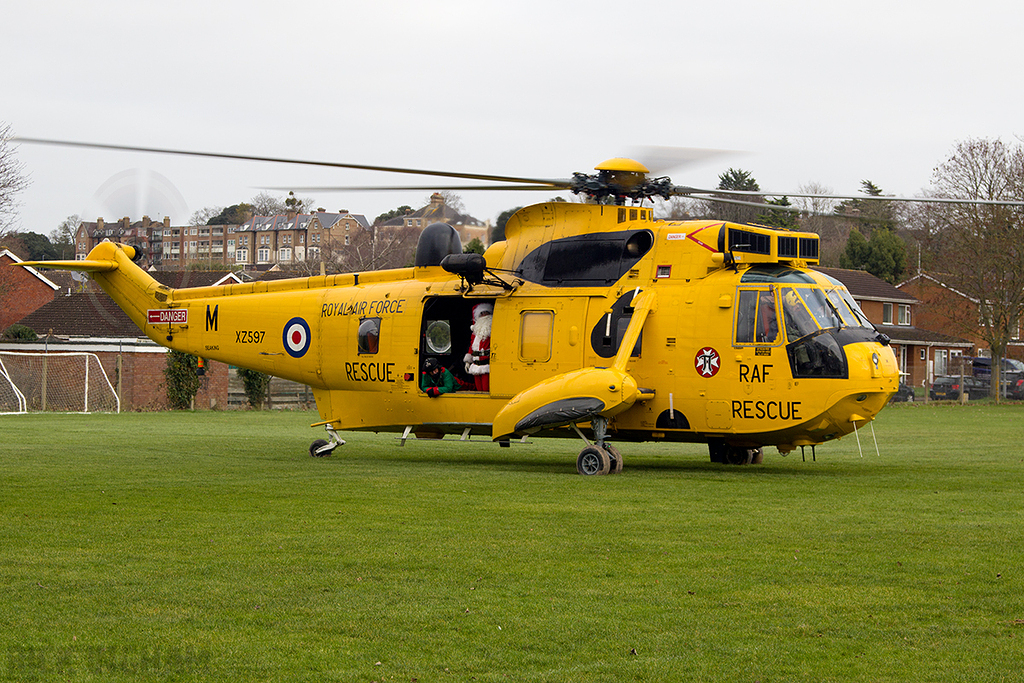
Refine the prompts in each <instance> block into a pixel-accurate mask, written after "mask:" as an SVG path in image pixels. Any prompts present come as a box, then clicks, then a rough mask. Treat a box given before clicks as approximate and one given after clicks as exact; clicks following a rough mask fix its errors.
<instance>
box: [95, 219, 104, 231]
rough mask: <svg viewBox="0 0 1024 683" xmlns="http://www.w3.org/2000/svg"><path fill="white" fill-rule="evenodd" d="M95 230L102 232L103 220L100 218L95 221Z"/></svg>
mask: <svg viewBox="0 0 1024 683" xmlns="http://www.w3.org/2000/svg"><path fill="white" fill-rule="evenodd" d="M96 229H97V230H102V229H103V219H102V218H97V219H96Z"/></svg>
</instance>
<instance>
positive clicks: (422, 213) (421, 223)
mask: <svg viewBox="0 0 1024 683" xmlns="http://www.w3.org/2000/svg"><path fill="white" fill-rule="evenodd" d="M434 223H447V224H448V225H450V226H452V227H453V228H455V230H456V231H457V232H458V233H459V238H460V239H461V240H462V246H464V247H465V246H466V244H467V243H469V242H470V241H472V240H473V239H474V238H476V239H479V240H480V242H482V243H483V245H484V246H487V245H488V244H489V243H490V231H491V226H490V223H489V222H483V221H480V220H478V219H476V218H473V217H472V216H470V215H468V214H464V213H459V212H458V211H456V210H455V209H453V208H451V207H450V206H448V204H446V203H445V200H444V195H442V194H441V193H439V192H435V193H434V194H432V195H431V196H430V203H429V204H427V205H426V206H424V207H422V208H420V209H417V210H416V211H411V212H409V213H407V214H405V215H404V216H398V217H396V218H392V219H391V220H388V221H385V222H384V223H383V225H382V226H381V227H382V228H384V229H387V228H416V229H417V230H418V231H422V230H423V228H425V227H427V226H428V225H432V224H434Z"/></svg>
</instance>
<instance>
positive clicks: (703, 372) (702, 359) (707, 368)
mask: <svg viewBox="0 0 1024 683" xmlns="http://www.w3.org/2000/svg"><path fill="white" fill-rule="evenodd" d="M694 366H695V367H696V368H697V372H699V373H700V376H701V377H714V376H715V374H716V373H717V372H718V369H719V368H720V367H721V358H719V356H718V351H715V350H714V349H713V348H711V347H710V346H705V347H704V348H703V349H701V350H700V351H698V352H697V357H696V358H695V359H694Z"/></svg>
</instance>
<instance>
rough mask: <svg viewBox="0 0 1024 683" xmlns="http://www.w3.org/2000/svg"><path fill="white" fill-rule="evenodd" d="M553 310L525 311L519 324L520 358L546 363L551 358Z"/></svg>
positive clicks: (526, 360) (531, 361)
mask: <svg viewBox="0 0 1024 683" xmlns="http://www.w3.org/2000/svg"><path fill="white" fill-rule="evenodd" d="M554 319H555V314H554V312H553V311H523V314H522V318H521V319H520V324H519V360H522V361H525V362H530V363H545V362H547V361H549V360H551V332H552V329H553V327H554Z"/></svg>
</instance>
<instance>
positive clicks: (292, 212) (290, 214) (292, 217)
mask: <svg viewBox="0 0 1024 683" xmlns="http://www.w3.org/2000/svg"><path fill="white" fill-rule="evenodd" d="M297 215H298V214H297V213H295V210H294V209H288V211H287V212H286V213H285V217H287V218H288V220H290V221H293V220H295V217H296V216H297Z"/></svg>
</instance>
